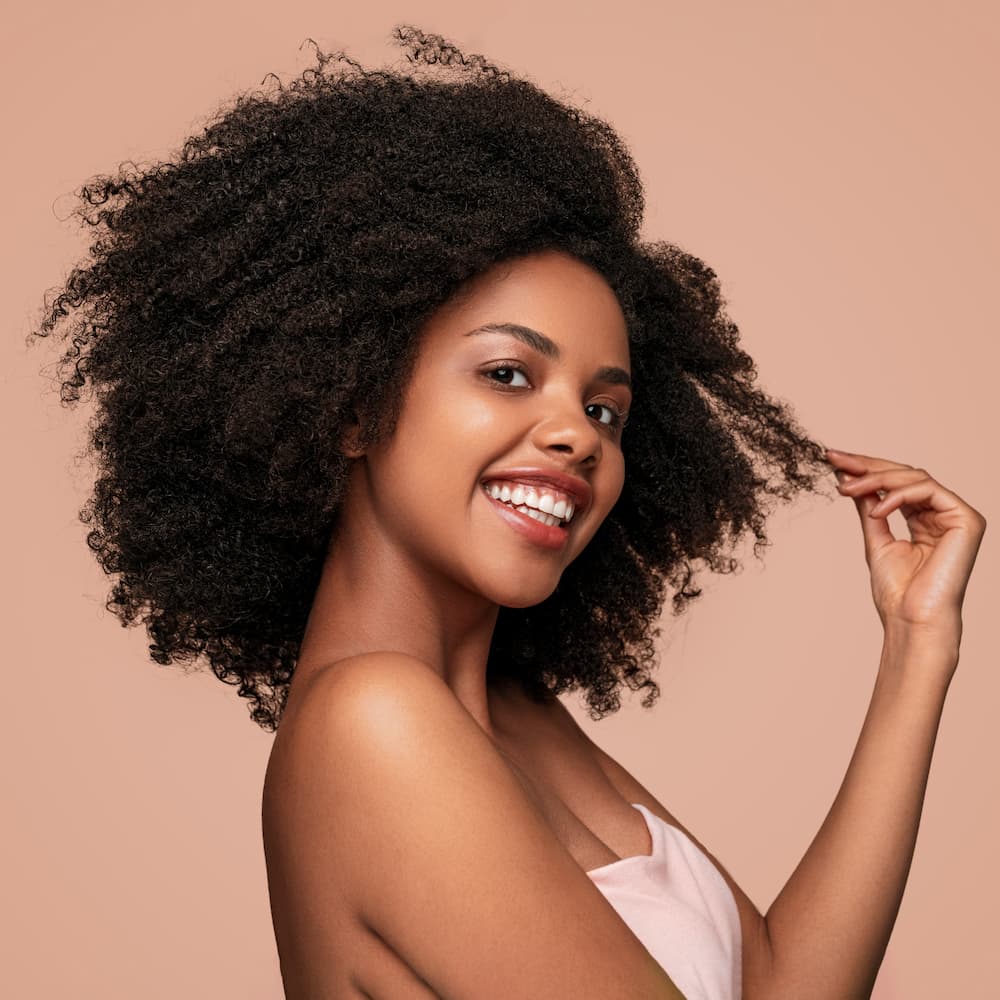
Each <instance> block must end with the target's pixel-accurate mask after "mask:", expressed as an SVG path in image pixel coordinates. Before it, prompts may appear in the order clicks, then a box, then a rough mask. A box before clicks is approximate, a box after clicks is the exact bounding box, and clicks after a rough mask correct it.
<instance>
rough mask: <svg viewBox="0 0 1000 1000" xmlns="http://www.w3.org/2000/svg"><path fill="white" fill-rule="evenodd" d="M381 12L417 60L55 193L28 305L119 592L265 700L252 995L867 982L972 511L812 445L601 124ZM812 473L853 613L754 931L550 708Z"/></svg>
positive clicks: (599, 674)
mask: <svg viewBox="0 0 1000 1000" xmlns="http://www.w3.org/2000/svg"><path fill="white" fill-rule="evenodd" d="M396 35H397V38H398V40H400V41H401V42H403V43H404V44H405V45H407V46H408V48H409V50H410V53H411V55H410V58H411V60H414V61H420V62H422V63H423V64H425V65H426V66H431V65H434V64H440V65H441V66H442V67H443V68H442V71H441V75H440V76H439V77H433V76H432V77H429V78H427V79H419V78H416V77H413V76H407V75H402V74H400V75H393V74H389V73H384V72H370V73H369V72H366V71H364V70H362V69H361V68H360V67H359V66H358V65H357V64H356V63H354V62H353V61H351V60H349V59H347V58H346V57H344V56H343V55H342V54H338V55H337V57H330V56H325V55H324V54H323V53H318V57H319V69H318V70H309V71H307V72H306V73H304V74H303V75H302V77H301V78H300V79H299V80H296V81H295V82H294V83H293V84H292V85H291V86H289V87H288V88H285V87H283V86H282V85H280V84H279V85H278V93H277V94H276V95H274V96H273V97H268V96H265V95H256V96H251V97H241V98H240V100H238V101H237V103H236V105H235V106H234V107H233V108H232V109H230V110H228V111H227V112H225V113H224V114H222V115H220V116H219V117H218V119H217V120H215V121H214V122H212V123H211V124H210V125H209V126H208V127H207V128H206V129H205V131H204V134H203V135H201V136H197V137H194V138H191V139H189V140H188V141H187V143H186V144H185V146H184V149H183V151H182V153H181V154H180V156H179V157H178V159H177V160H176V161H175V162H173V163H169V164H161V165H159V166H158V167H155V168H151V169H149V170H146V171H145V172H132V173H130V172H128V171H126V170H122V171H121V172H120V173H119V175H118V176H116V177H102V178H98V179H97V181H96V182H94V183H92V184H91V185H88V186H86V187H85V188H84V189H83V192H82V194H83V197H84V200H85V202H86V205H85V207H84V208H83V209H82V211H81V215H82V218H83V219H84V221H85V222H87V223H89V224H92V225H94V226H99V227H101V238H100V239H99V240H96V241H95V243H94V245H93V247H92V251H91V255H92V257H93V263H91V264H89V266H88V267H86V268H77V269H76V270H74V272H73V273H72V274H71V276H70V278H69V280H68V282H67V287H66V289H65V290H64V291H62V292H61V293H60V295H59V296H58V297H57V299H56V300H55V302H54V304H53V305H52V307H51V310H50V312H49V314H48V316H47V318H46V320H45V321H44V323H43V324H42V326H41V328H40V330H39V335H47V334H48V333H49V332H50V331H51V330H52V329H54V328H55V327H56V325H57V324H58V323H60V322H61V321H62V320H63V319H64V318H65V317H67V316H70V315H73V314H74V311H75V313H76V315H77V316H78V319H77V321H76V322H75V323H74V324H72V325H71V327H70V333H71V334H72V346H71V347H70V349H69V350H68V351H67V352H66V354H65V355H64V356H63V362H64V364H65V365H67V366H70V367H71V369H72V370H71V372H70V373H69V377H68V378H67V379H66V380H65V381H64V383H63V388H64V398H65V399H66V400H67V401H69V402H73V401H75V400H76V399H78V398H79V390H80V388H82V387H83V386H85V385H86V383H87V380H88V377H89V380H90V383H91V385H92V386H93V388H94V390H95V392H96V393H97V394H98V398H99V409H98V420H97V422H96V423H95V425H94V428H93V430H92V444H93V447H94V450H95V452H96V453H97V454H98V456H99V458H100V459H101V462H102V475H101V477H100V478H99V479H98V481H97V484H96V488H95V494H94V497H93V498H92V500H91V501H90V502H89V503H88V505H87V507H86V508H85V510H84V511H83V512H82V516H83V518H84V520H85V521H86V522H87V523H90V524H93V525H94V528H93V530H92V531H91V533H90V535H89V536H88V541H89V544H90V545H91V547H92V548H93V550H94V552H95V553H96V554H97V556H98V559H99V560H100V562H101V565H102V566H103V567H104V569H105V570H106V571H108V572H109V573H116V574H118V575H119V580H118V582H117V583H116V585H115V587H114V590H113V592H112V595H111V598H110V600H109V607H110V608H111V609H112V610H114V611H115V612H116V613H117V614H118V615H119V616H120V618H121V619H122V621H123V623H125V624H130V623H133V622H134V621H135V620H136V619H137V618H138V617H139V615H140V613H141V614H142V615H143V621H144V623H145V624H146V627H147V629H148V631H149V634H150V637H151V638H152V640H153V644H152V645H151V646H150V651H151V654H152V656H153V658H154V660H156V661H157V662H159V663H163V664H168V663H171V662H174V661H183V660H189V659H192V658H194V657H196V656H204V657H205V658H207V659H208V661H209V662H210V664H211V666H212V669H213V670H214V671H215V673H216V674H217V675H218V676H219V678H220V679H221V680H223V681H226V682H227V683H234V684H238V685H239V694H240V695H241V696H244V697H248V698H249V699H250V700H251V709H252V717H253V719H254V721H256V722H257V723H258V724H259V725H261V726H262V727H263V728H264V729H266V730H268V731H275V730H277V735H276V737H275V741H274V746H273V749H272V753H271V758H270V761H269V765H268V770H267V775H266V778H265V786H264V798H263V832H264V845H265V852H266V857H267V867H268V884H269V890H270V897H271V907H272V916H273V919H274V928H275V934H276V940H277V946H278V952H279V956H280V960H281V968H282V976H283V980H284V984H285V989H286V995H287V996H288V997H290V998H293V1000H296V998H306V997H320V996H323V997H326V996H329V997H375V998H380V1000H381V998H385V997H393V998H394V997H401V998H405V997H434V996H445V997H469V998H480V997H481V998H493V997H504V998H508V997H520V996H523V997H533V998H557V997H558V998H562V997H572V998H583V1000H589V998H594V1000H596V998H604V997H649V998H654V997H656V998H677V997H687V998H688V1000H695V998H709V997H711V998H713V1000H716V998H729V997H738V996H741V995H742V996H744V997H747V998H750V1000H753V998H764V997H767V998H779V997H809V998H824V997H830V998H838V1000H842V998H848V997H860V996H866V995H867V994H868V993H869V992H870V990H871V986H872V984H873V982H874V979H875V976H876V973H877V971H878V966H879V963H880V961H881V958H882V955H883V953H884V950H885V946H886V944H887V941H888V936H889V933H890V931H891V928H892V924H893V921H894V918H895V914H896V912H897V909H898V906H899V901H900V897H901V894H902V890H903V886H904V883H905V877H906V871H907V868H908V865H909V860H910V857H911V856H912V850H913V845H914V840H915V836H916V829H917V823H918V820H919V812H920V802H921V797H922V793H923V785H924V782H925V781H926V777H927V772H928V768H929V763H930V754H931V750H932V747H933V739H934V733H935V730H936V725H937V719H938V717H939V714H940V710H941V705H942V703H943V698H944V695H945V693H946V691H947V687H948V683H949V681H950V678H951V675H952V673H953V671H954V669H955V666H956V665H957V660H958V647H959V641H960V636H961V615H960V609H961V602H962V597H963V595H964V589H965V584H966V582H967V579H968V576H969V574H970V572H971V569H972V565H973V562H974V559H975V555H976V552H977V550H978V545H979V542H980V540H981V538H982V534H983V531H984V528H985V521H984V520H983V518H982V517H981V515H979V514H978V512H976V511H975V510H974V509H973V508H971V507H970V506H969V505H968V504H966V503H964V502H963V501H962V500H961V499H960V498H958V497H957V496H956V495H955V494H954V493H952V492H950V491H948V490H946V489H945V488H944V487H942V486H941V485H940V484H938V483H937V482H936V481H935V480H933V479H932V478H931V477H930V476H929V475H928V474H927V473H926V472H925V471H924V470H922V469H915V468H913V467H911V466H908V465H905V464H903V463H898V462H893V461H889V460H885V459H879V458H872V457H869V456H863V455H844V454H834V453H829V452H826V451H824V449H823V448H821V446H820V445H819V444H817V443H816V442H814V441H812V440H811V439H809V438H808V437H806V436H805V435H804V434H803V433H801V431H800V430H799V429H798V428H797V426H796V424H795V422H794V420H793V418H792V416H791V414H790V413H789V412H788V410H787V409H786V408H784V407H783V406H781V405H780V404H779V403H777V402H775V401H774V400H771V399H770V398H769V397H768V396H767V395H766V394H764V393H763V392H762V391H761V390H759V389H757V388H755V387H754V385H753V378H754V376H755V374H756V373H755V369H754V365H753V362H752V359H751V358H749V357H748V356H747V355H746V353H744V352H743V351H742V350H741V349H740V347H739V345H738V333H737V330H736V327H735V326H734V325H733V324H732V323H731V322H730V321H729V320H728V318H727V317H726V315H725V312H724V310H723V305H722V301H721V297H720V294H719V288H718V283H717V281H716V278H715V275H714V273H713V272H712V271H711V269H710V268H708V267H707V266H706V265H704V264H703V263H702V262H700V261H698V260H697V259H696V258H693V257H692V256H690V255H688V254H686V253H684V252H683V251H681V250H680V249H679V248H677V247H675V246H673V245H671V244H668V243H655V244H642V243H640V242H639V241H638V238H637V234H638V229H639V225H640V222H641V217H642V209H643V198H642V188H641V184H640V182H639V179H638V174H637V172H636V170H635V167H634V164H633V162H632V160H631V158H630V156H629V154H628V152H627V151H626V150H625V149H624V147H623V146H622V144H621V142H620V140H619V139H618V137H617V136H616V135H615V134H614V132H613V131H612V130H611V129H610V128H609V127H608V126H607V125H606V124H605V123H603V122H601V121H600V120H598V119H595V118H593V117H590V116H588V115H586V114H584V113H583V112H581V111H579V110H577V109H573V108H571V107H568V106H566V105H564V104H561V103H559V102H557V101H555V100H554V99H552V98H551V97H549V96H547V95H545V94H543V93H542V92H541V91H540V90H538V89H537V88H536V87H534V86H533V85H532V84H530V83H527V82H525V81H521V80H515V79H512V78H511V77H510V76H509V74H507V73H505V72H501V71H499V70H498V69H497V68H496V67H494V66H492V65H490V64H489V63H486V62H485V61H484V60H483V59H482V58H481V57H478V56H476V57H470V58H466V57H464V56H463V55H462V54H461V53H460V52H459V51H458V50H457V49H455V48H454V47H453V46H451V45H450V44H448V43H447V42H445V41H444V40H443V39H441V38H439V37H437V36H428V35H425V34H423V33H422V32H420V31H418V30H416V29H412V28H399V29H397V32H396ZM331 62H332V63H333V64H334V65H333V67H332V68H328V64H329V63H331ZM338 64H343V65H338ZM341 69H343V70H344V72H342V73H338V72H336V71H337V70H341ZM89 206H94V207H96V211H93V212H91V211H90V210H89ZM626 425H627V426H626ZM755 459H756V460H757V463H756V464H755V461H754V460H755ZM757 464H760V465H765V464H766V465H768V466H769V467H770V468H771V469H776V470H778V471H779V472H780V476H778V477H777V479H776V480H774V481H772V480H771V479H770V478H764V477H761V476H758V475H757V472H756V467H757ZM831 467H832V468H834V469H835V470H836V471H837V473H838V475H839V477H840V480H839V488H840V489H841V491H842V492H843V493H844V494H845V495H850V496H852V497H853V498H854V500H855V503H856V506H857V509H858V512H859V514H861V515H863V516H862V517H861V521H862V528H863V534H864V540H865V547H866V556H867V559H868V564H869V567H870V569H871V573H872V590H873V597H874V600H875V603H876V607H877V609H878V611H879V614H880V617H881V619H882V623H883V626H884V628H885V635H886V641H885V645H884V649H883V657H882V662H881V664H880V671H879V679H878V683H877V685H876V690H875V696H874V699H873V703H872V708H871V711H870V712H869V716H868V718H867V719H866V722H865V728H864V730H863V731H862V736H861V741H860V743H859V749H858V751H857V753H856V754H855V758H854V759H853V760H852V763H851V767H850V769H849V771H848V774H847V777H846V778H845V782H844V785H843V787H842V789H841V792H840V794H839V795H838V798H837V800H836V802H835V803H834V807H833V809H832V810H831V813H830V816H829V817H828V819H827V821H826V822H825V823H824V825H823V827H822V829H821V830H820V833H819V834H818V836H817V838H816V840H815V841H814V843H813V845H812V846H811V848H810V850H809V852H808V853H807V855H806V857H805V858H804V859H803V861H802V863H801V864H800V865H799V867H798V868H797V869H796V871H795V873H794V874H793V876H792V878H791V879H790V880H789V883H788V885H787V886H786V887H785V888H784V890H783V891H782V892H781V893H780V894H779V896H778V898H777V899H776V900H775V902H774V903H773V905H772V906H771V908H770V909H769V911H768V913H767V915H766V918H765V916H764V915H763V914H761V913H760V911H759V910H758V909H757V908H756V907H755V906H754V904H753V903H752V902H751V901H750V899H749V898H748V897H747V896H746V895H745V893H743V892H742V891H741V890H740V888H739V886H738V885H737V884H736V883H735V882H734V881H733V879H732V877H731V876H730V875H729V873H728V872H727V871H726V870H725V869H724V868H723V867H722V866H721V865H720V864H719V862H718V861H717V860H716V859H715V858H714V857H712V855H711V854H709V853H708V851H707V850H706V849H705V848H704V847H703V846H702V845H701V844H699V843H698V841H697V840H695V839H694V837H693V835H692V834H691V833H690V832H689V831H687V830H686V829H685V828H684V827H683V826H681V824H680V823H679V822H678V821H677V820H676V819H675V818H674V817H673V816H672V815H671V814H670V813H669V812H668V811H667V809H666V808H665V807H664V805H663V804H662V803H660V802H659V801H657V800H656V799H655V798H654V797H653V796H652V795H651V794H650V793H649V792H648V791H647V790H646V789H645V788H644V787H643V786H641V785H640V784H639V783H638V782H637V781H636V780H635V779H634V778H633V777H632V776H631V775H630V774H628V772H627V771H625V769H624V768H622V767H621V766H620V765H619V764H617V763H616V762H615V761H614V760H613V759H611V757H610V756H608V755H607V754H606V753H605V752H604V751H603V750H601V748H599V747H598V746H597V745H596V744H595V743H593V742H592V741H591V740H590V739H589V738H588V737H587V736H586V734H584V733H583V731H582V730H581V729H580V728H579V727H578V726H577V725H576V723H575V722H574V720H573V719H572V716H571V715H570V714H569V713H568V712H567V711H566V710H565V708H564V707H563V706H562V703H561V702H560V701H559V700H558V697H557V695H558V694H560V693H563V692H566V691H572V690H575V689H581V690H583V691H584V692H585V693H586V697H587V702H588V705H589V707H590V709H591V713H592V715H593V716H594V717H595V718H601V717H603V716H604V715H606V714H608V713H609V712H613V711H615V710H616V709H617V708H618V706H619V698H618V694H619V691H620V689H621V687H622V686H623V685H627V686H628V687H629V688H630V689H632V690H639V689H645V690H646V691H647V692H648V694H647V697H646V699H645V701H644V702H643V704H644V705H645V706H646V707H649V706H651V705H652V703H653V701H654V700H655V696H656V695H657V694H658V688H657V686H656V684H655V682H654V681H653V680H652V679H651V678H650V677H649V674H648V668H649V667H651V666H655V660H654V655H653V641H652V640H653V638H654V637H655V636H656V635H657V634H658V629H657V628H656V623H657V621H658V619H659V616H660V614H661V611H662V607H663V602H664V598H665V589H666V587H665V585H666V584H667V583H669V584H670V585H671V587H672V588H673V589H674V591H675V593H674V594H673V597H672V602H673V609H674V613H675V614H679V613H680V612H681V611H683V610H684V608H685V607H686V605H687V603H688V602H689V601H690V600H691V599H692V598H694V597H697V596H698V595H699V593H700V591H698V590H697V589H694V588H692V587H691V586H690V584H691V580H692V577H693V569H692V563H693V561H694V560H705V561H706V562H707V563H708V565H709V566H710V567H711V568H712V569H714V570H716V571H718V572H725V571H728V570H732V569H733V568H734V567H735V560H733V559H731V558H730V557H728V556H727V555H726V551H727V548H728V545H730V544H732V543H733V540H734V539H736V538H737V537H738V536H739V535H740V534H741V533H742V532H743V531H744V530H745V529H746V528H748V527H749V528H752V530H753V531H754V534H755V537H756V539H757V544H758V547H759V546H761V545H763V544H765V543H766V540H767V539H766V535H765V533H764V519H765V513H766V503H765V502H764V500H763V499H762V494H770V495H772V496H773V495H779V496H781V497H782V498H784V499H789V498H790V497H791V496H792V493H793V492H794V491H796V490H813V491H815V490H816V489H817V486H816V483H817V480H818V479H819V478H820V477H821V476H824V475H825V474H827V473H828V472H829V471H830V469H831ZM894 509H899V510H900V511H901V512H902V513H903V515H904V516H905V517H906V518H907V521H908V523H909V526H910V531H911V535H912V542H905V541H897V540H895V539H894V538H893V537H892V535H891V533H890V531H889V528H888V525H887V522H886V520H885V518H886V516H887V515H888V513H890V511H892V510H894ZM869 515H873V516H869ZM873 788H875V789H877V790H878V795H871V794H866V792H868V791H870V790H871V789H873ZM831 942H835V946H831Z"/></svg>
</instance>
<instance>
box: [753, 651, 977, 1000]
mask: <svg viewBox="0 0 1000 1000" xmlns="http://www.w3.org/2000/svg"><path fill="white" fill-rule="evenodd" d="M957 663H958V653H957V650H955V651H952V650H942V649H940V648H937V647H936V646H934V645H932V644H930V643H924V642H921V641H920V640H919V639H916V638H913V637H910V636H907V637H905V638H903V637H895V638H894V637H890V636H888V635H887V636H886V639H885V642H884V644H883V647H882V657H881V660H880V663H879V670H878V675H877V677H876V680H875V687H874V691H873V694H872V699H871V703H870V705H869V708H868V713H867V715H866V716H865V721H864V725H863V726H862V729H861V734H860V736H859V738H858V743H857V746H856V747H855V750H854V755H853V756H852V758H851V763H850V765H849V767H848V769H847V773H846V775H845V777H844V781H843V783H842V785H841V787H840V791H839V792H838V793H837V797H836V799H835V800H834V802H833V805H832V806H831V807H830V811H829V813H828V814H827V817H826V819H825V820H824V821H823V825H822V826H821V827H820V829H819V832H818V833H817V834H816V837H815V838H814V839H813V842H812V844H811V845H810V846H809V849H808V851H807V852H806V854H805V856H804V857H803V858H802V860H801V861H800V863H799V865H798V867H797V868H796V869H795V871H794V873H793V874H792V876H791V878H790V879H789V880H788V882H787V884H786V885H785V886H784V888H783V889H782V890H781V892H780V893H779V894H778V896H777V897H776V898H775V900H774V902H773V903H772V904H771V907H770V909H769V910H768V912H767V915H766V921H767V927H768V932H769V935H770V940H771V948H772V954H773V966H772V972H773V977H772V980H771V983H770V988H769V990H768V995H767V998H766V1000H785V998H789V1000H791V998H796V1000H800V998H802V997H809V998H810V1000H863V998H865V1000H866V998H868V997H869V996H870V995H871V991H872V989H873V987H874V985H875V978H876V975H877V974H878V969H879V966H880V964H881V962H882V958H883V956H884V954H885V949H886V946H887V945H888V943H889V936H890V934H891V933H892V927H893V924H894V923H895V920H896V914H897V913H898V911H899V904H900V901H901V899H902V896H903V889H904V887H905V885H906V878H907V875H908V874H909V869H910V862H911V860H912V858H913V849H914V845H915V843H916V838H917V827H918V826H919V823H920V811H921V808H922V807H923V799H924V790H925V789H926V786H927V776H928V772H929V771H930V763H931V756H932V754H933V751H934V741H935V738H936V736H937V730H938V724H939V722H940V719H941V711H942V709H943V707H944V700H945V696H946V694H947V690H948V684H949V683H950V677H951V673H952V672H953V670H954V667H955V666H957Z"/></svg>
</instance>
